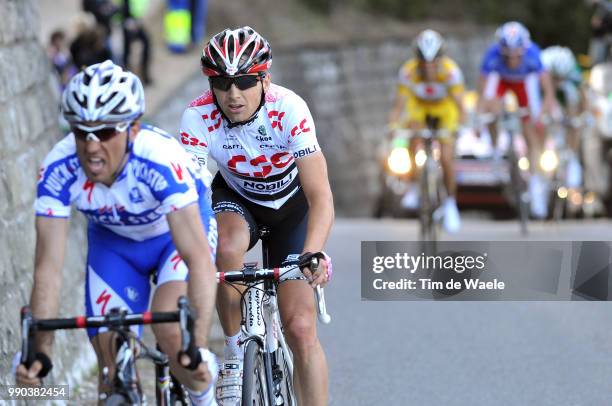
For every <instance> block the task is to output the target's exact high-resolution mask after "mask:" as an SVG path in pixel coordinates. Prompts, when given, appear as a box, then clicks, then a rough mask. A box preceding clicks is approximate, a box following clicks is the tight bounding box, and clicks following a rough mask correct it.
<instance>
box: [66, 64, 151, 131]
mask: <svg viewBox="0 0 612 406" xmlns="http://www.w3.org/2000/svg"><path fill="white" fill-rule="evenodd" d="M144 110H145V98H144V89H143V87H142V83H141V82H140V79H138V76H136V75H135V74H133V73H132V72H128V71H125V70H123V69H122V68H121V67H120V66H118V65H115V64H114V63H113V62H112V61H110V60H107V61H104V62H102V63H97V64H95V65H91V66H88V67H87V68H85V69H84V70H83V71H81V72H79V73H77V74H76V75H74V77H72V79H71V80H70V82H68V85H67V86H66V89H65V90H64V93H63V94H62V113H63V115H64V118H65V119H66V121H68V122H69V123H70V124H71V125H74V124H76V125H79V126H80V127H82V126H83V125H85V126H87V124H88V123H105V124H118V123H130V122H132V121H134V120H136V119H138V118H139V117H140V116H142V114H143V113H144Z"/></svg>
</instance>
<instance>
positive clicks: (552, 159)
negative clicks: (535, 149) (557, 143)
mask: <svg viewBox="0 0 612 406" xmlns="http://www.w3.org/2000/svg"><path fill="white" fill-rule="evenodd" d="M558 165H559V158H558V157H557V154H556V153H555V151H552V150H546V151H544V152H543V153H542V156H541V157H540V168H542V169H543V170H544V171H546V172H552V171H554V170H555V169H557V166H558Z"/></svg>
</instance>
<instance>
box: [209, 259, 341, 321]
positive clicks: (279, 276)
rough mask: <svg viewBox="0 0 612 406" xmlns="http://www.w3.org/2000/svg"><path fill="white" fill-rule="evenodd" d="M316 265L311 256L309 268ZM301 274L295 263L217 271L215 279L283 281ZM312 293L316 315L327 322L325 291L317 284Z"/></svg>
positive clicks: (296, 277)
mask: <svg viewBox="0 0 612 406" xmlns="http://www.w3.org/2000/svg"><path fill="white" fill-rule="evenodd" d="M317 267H318V259H317V258H314V257H313V260H312V262H311V269H316V268H317ZM302 276H304V274H303V273H302V271H301V269H300V268H299V267H298V266H297V265H291V266H286V267H282V268H272V269H265V268H262V269H256V268H253V267H245V268H244V269H242V270H240V271H229V272H217V281H218V282H246V283H256V282H260V281H264V280H275V281H278V282H283V281H286V280H288V279H298V278H300V277H302ZM314 293H315V299H316V302H317V316H318V318H319V321H320V322H321V323H323V324H329V323H330V322H331V316H330V315H329V313H327V308H326V306H325V292H324V290H323V288H322V287H321V286H317V287H316V288H315V289H314Z"/></svg>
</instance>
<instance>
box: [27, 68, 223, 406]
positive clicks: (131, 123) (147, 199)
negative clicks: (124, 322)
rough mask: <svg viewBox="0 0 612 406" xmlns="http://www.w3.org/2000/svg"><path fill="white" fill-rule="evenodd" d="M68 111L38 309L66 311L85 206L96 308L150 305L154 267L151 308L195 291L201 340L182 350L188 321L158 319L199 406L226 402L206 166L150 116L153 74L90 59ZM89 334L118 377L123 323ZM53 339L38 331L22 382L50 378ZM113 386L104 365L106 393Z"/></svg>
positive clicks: (36, 291) (46, 314) (49, 179)
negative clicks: (63, 286) (118, 330)
mask: <svg viewBox="0 0 612 406" xmlns="http://www.w3.org/2000/svg"><path fill="white" fill-rule="evenodd" d="M62 112H63V115H64V117H65V118H66V120H67V121H68V122H69V123H70V126H71V129H72V132H71V133H70V134H68V135H67V136H66V137H65V138H63V139H62V140H60V141H59V142H58V143H57V144H55V146H54V147H53V149H52V150H51V152H49V154H48V155H47V157H46V158H45V160H44V162H43V164H42V167H41V169H40V173H39V178H38V187H37V198H36V202H35V204H34V208H35V211H36V261H35V266H34V285H33V288H32V296H31V302H30V306H31V308H32V312H33V315H34V317H36V318H54V317H57V313H58V307H59V302H60V282H61V276H62V266H63V261H64V252H65V245H66V240H67V234H68V220H69V217H70V212H71V206H72V205H74V206H76V208H77V210H79V211H80V212H82V213H83V214H84V215H85V217H87V220H88V253H87V264H86V270H85V305H86V314H87V316H92V315H102V314H105V313H106V312H107V311H109V310H110V309H111V308H113V307H124V308H127V309H128V310H129V311H131V312H143V311H146V310H147V309H148V307H149V301H150V299H151V288H150V279H151V276H153V277H154V280H155V282H156V284H157V287H156V289H155V292H154V293H153V297H152V300H151V310H152V311H172V310H175V309H176V306H177V301H178V298H179V297H180V296H181V295H184V294H188V297H189V300H190V303H191V305H192V306H193V307H194V308H195V310H196V312H197V315H198V319H197V321H196V326H195V339H196V343H195V344H196V346H199V349H198V350H197V351H194V352H193V353H191V354H189V355H188V356H187V355H186V354H182V355H181V359H180V360H179V359H178V357H176V356H175V354H177V353H178V351H179V349H180V334H179V327H178V326H177V325H176V324H159V325H156V326H155V327H154V328H153V331H154V333H155V336H156V339H157V341H158V343H159V345H160V346H161V349H162V351H164V352H165V353H166V354H170V355H171V356H170V357H169V359H170V366H171V370H172V373H173V374H174V375H175V376H176V377H177V378H178V379H179V380H180V381H181V382H182V383H183V384H184V385H185V386H186V387H187V389H188V391H189V394H190V397H191V399H192V401H193V402H194V404H202V405H210V404H215V400H214V390H212V386H213V384H212V383H213V378H214V377H215V376H216V372H215V370H216V369H217V365H216V360H215V357H214V355H213V354H212V353H210V352H209V351H208V350H207V349H206V346H207V339H208V333H209V328H210V324H211V317H212V312H213V307H214V301H215V293H216V280H215V271H216V269H215V265H214V253H215V248H216V239H217V232H216V223H215V219H214V217H213V215H212V211H211V208H210V205H209V203H208V200H207V199H206V198H205V193H206V191H207V185H206V184H205V183H204V182H203V180H202V174H201V171H200V166H199V165H198V163H197V162H195V160H193V158H192V157H191V156H190V155H189V154H187V153H186V152H185V151H184V150H183V149H182V148H181V146H180V144H179V143H178V142H177V141H176V140H175V139H174V138H172V137H170V136H168V134H166V133H165V132H163V131H162V130H160V129H158V128H155V127H151V126H146V125H141V124H140V121H139V119H140V117H141V116H142V114H143V112H144V91H143V88H142V84H141V82H140V80H139V79H138V77H137V76H136V75H134V74H133V73H131V72H127V71H124V70H122V69H121V67H119V66H117V65H114V64H113V63H112V62H111V61H105V62H103V63H100V64H95V65H92V66H89V67H88V68H86V69H85V70H84V71H82V72H80V73H79V74H77V75H75V76H74V77H73V78H72V79H71V81H70V82H69V83H68V86H67V88H66V89H65V91H64V93H63V96H62ZM137 332H138V333H140V332H139V331H137ZM88 335H89V337H90V340H91V343H92V345H93V347H94V350H95V352H96V355H97V357H98V363H99V370H100V371H102V369H103V367H104V366H106V367H109V370H110V374H111V379H112V374H113V372H114V359H113V356H112V354H111V353H110V351H111V348H112V339H113V336H114V333H111V332H108V331H103V330H102V329H99V330H98V329H90V330H88ZM52 344H53V334H52V333H51V332H39V333H38V334H37V337H36V351H37V354H36V361H35V362H34V363H33V364H32V365H31V366H30V368H29V370H28V369H26V367H25V366H24V365H19V366H18V368H17V372H16V373H17V380H18V382H20V383H22V384H40V378H42V377H44V376H45V375H46V374H47V373H48V372H49V370H50V369H51V367H52V364H51V359H50V358H51V350H52ZM179 362H180V363H179ZM111 381H112V380H111ZM109 389H110V388H109V387H108V383H107V382H104V381H103V380H102V375H100V381H99V392H100V393H101V394H103V393H107V392H108V391H109Z"/></svg>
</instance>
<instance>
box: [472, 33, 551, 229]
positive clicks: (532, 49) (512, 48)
mask: <svg viewBox="0 0 612 406" xmlns="http://www.w3.org/2000/svg"><path fill="white" fill-rule="evenodd" d="M480 73H481V76H480V82H479V89H480V93H481V97H480V100H481V106H480V110H481V111H484V112H487V113H495V114H499V112H500V111H501V98H502V97H503V96H504V95H505V94H506V93H507V92H513V93H514V94H515V95H516V98H517V99H518V105H519V107H522V108H526V109H528V115H526V116H524V117H523V121H522V124H523V126H522V127H523V135H524V136H525V140H526V141H527V147H528V148H529V159H530V161H531V162H538V159H539V157H540V154H541V152H542V147H543V144H544V128H543V126H542V125H541V114H542V111H544V112H547V113H550V112H552V111H553V110H554V108H555V106H556V102H555V97H554V90H553V86H552V83H551V80H550V76H549V75H548V73H547V72H546V70H545V69H544V68H543V66H542V62H541V60H540V48H539V47H538V46H537V45H536V44H535V43H534V42H533V41H531V39H530V35H529V31H528V30H527V28H525V27H524V26H523V25H522V24H521V23H519V22H516V21H511V22H507V23H505V24H503V25H502V26H501V27H499V29H498V30H497V32H496V42H495V43H494V44H492V45H491V46H490V47H489V48H488V49H487V51H486V52H485V55H484V58H483V61H482V64H481V71H480ZM540 86H541V88H542V90H543V94H544V99H543V100H542V99H541V97H540V95H541V91H540ZM489 132H490V134H491V136H492V138H493V140H494V142H496V138H497V129H496V126H495V123H491V125H489ZM496 154H497V152H496ZM530 168H531V169H532V171H535V170H536V169H537V165H531V166H530ZM542 182H543V180H542V179H541V178H540V177H539V176H531V177H530V181H529V189H530V193H531V212H532V215H534V216H535V217H539V218H542V217H545V216H546V210H547V208H546V202H545V194H544V192H543V188H544V185H543V183H542Z"/></svg>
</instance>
